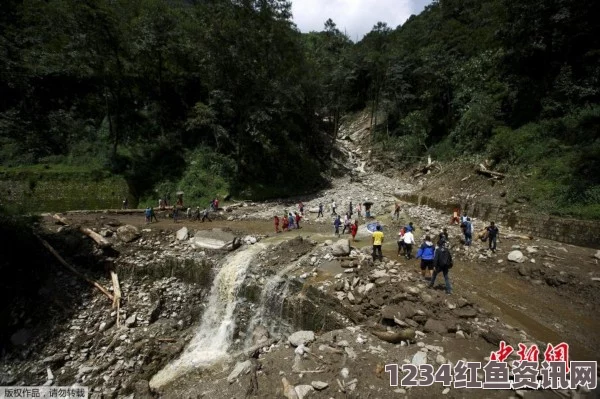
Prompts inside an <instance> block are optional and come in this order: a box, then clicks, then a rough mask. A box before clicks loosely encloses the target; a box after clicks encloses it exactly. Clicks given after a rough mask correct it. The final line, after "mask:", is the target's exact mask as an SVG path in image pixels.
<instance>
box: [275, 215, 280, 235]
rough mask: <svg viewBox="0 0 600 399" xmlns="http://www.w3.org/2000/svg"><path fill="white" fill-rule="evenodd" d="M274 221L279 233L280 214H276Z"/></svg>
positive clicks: (276, 230)
mask: <svg viewBox="0 0 600 399" xmlns="http://www.w3.org/2000/svg"><path fill="white" fill-rule="evenodd" d="M274 222H275V233H279V216H277V215H275V218H274Z"/></svg>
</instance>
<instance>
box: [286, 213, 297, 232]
mask: <svg viewBox="0 0 600 399" xmlns="http://www.w3.org/2000/svg"><path fill="white" fill-rule="evenodd" d="M287 218H288V229H290V230H292V229H294V228H296V226H295V222H294V216H293V215H292V212H288V216H287Z"/></svg>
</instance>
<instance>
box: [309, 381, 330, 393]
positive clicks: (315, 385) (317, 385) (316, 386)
mask: <svg viewBox="0 0 600 399" xmlns="http://www.w3.org/2000/svg"><path fill="white" fill-rule="evenodd" d="M310 385H312V387H313V388H314V389H316V390H317V391H322V390H323V389H325V388H327V387H328V386H329V384H328V383H326V382H323V381H313V382H311V383H310Z"/></svg>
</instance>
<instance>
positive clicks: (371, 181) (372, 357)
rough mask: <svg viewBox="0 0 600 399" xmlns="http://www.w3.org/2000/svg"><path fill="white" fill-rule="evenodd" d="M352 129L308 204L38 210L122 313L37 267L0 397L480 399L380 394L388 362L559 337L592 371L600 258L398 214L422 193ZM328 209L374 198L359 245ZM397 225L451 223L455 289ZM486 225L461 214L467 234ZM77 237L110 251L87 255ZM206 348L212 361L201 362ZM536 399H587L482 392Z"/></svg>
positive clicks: (436, 392) (87, 288)
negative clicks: (427, 271)
mask: <svg viewBox="0 0 600 399" xmlns="http://www.w3.org/2000/svg"><path fill="white" fill-rule="evenodd" d="M363 130H364V129H363ZM363 130H361V127H360V126H354V127H349V128H348V131H347V134H346V133H345V134H342V140H340V142H339V143H338V144H339V145H338V148H339V153H340V154H338V155H340V157H341V158H342V159H344V161H343V162H340V165H339V168H338V169H339V171H338V172H339V177H337V178H334V179H332V180H331V185H330V187H329V188H326V189H324V190H322V191H321V192H319V193H315V194H313V195H309V196H305V197H298V198H291V199H281V200H274V201H269V202H263V203H253V202H249V201H246V202H243V201H242V202H232V203H226V204H225V205H224V207H223V209H222V210H220V211H218V212H216V213H214V214H213V215H212V217H213V221H212V222H204V223H201V222H196V221H189V220H182V221H180V222H178V223H174V222H173V221H172V220H170V219H168V218H167V215H166V213H159V214H158V217H159V221H158V222H157V223H152V224H146V223H145V222H144V220H143V216H141V215H140V214H139V213H132V214H118V215H115V214H110V213H76V214H75V213H74V214H67V215H66V217H67V219H68V222H69V226H62V225H59V224H57V223H56V219H55V218H53V217H51V215H46V216H45V217H44V218H43V219H42V221H41V224H40V226H39V227H40V231H41V232H43V236H44V238H46V239H47V240H48V241H49V242H50V244H52V246H53V247H54V248H55V249H56V250H57V252H58V253H60V254H61V255H62V256H63V257H64V258H65V260H66V261H67V262H68V263H70V264H72V265H74V267H75V268H77V269H78V270H80V271H81V272H82V273H84V274H85V275H86V276H88V277H90V278H92V279H93V280H95V281H96V282H97V283H98V284H100V285H101V286H103V287H107V289H108V291H109V294H114V288H113V281H112V280H111V278H110V274H109V273H108V271H109V270H113V271H115V272H116V273H117V275H118V276H119V280H120V289H121V294H122V297H121V301H120V302H119V304H118V306H116V304H115V303H113V302H111V300H109V299H108V298H107V296H106V295H104V294H102V293H101V292H100V291H99V290H98V289H96V288H95V287H93V286H91V285H90V284H89V283H88V282H86V281H84V280H82V279H81V278H79V277H77V276H75V275H73V274H72V273H71V272H69V271H68V270H67V269H65V268H64V267H62V266H60V265H59V264H57V262H56V261H55V260H54V259H52V258H50V257H49V258H48V262H47V263H48V266H47V267H48V268H49V272H48V276H47V278H46V280H44V282H43V284H42V286H41V288H40V289H39V292H38V293H37V294H36V295H32V297H31V298H15V299H14V301H12V302H11V303H9V304H6V305H7V308H8V309H10V312H5V313H6V314H7V316H6V320H5V321H6V323H5V328H6V330H7V331H8V332H9V336H10V339H9V340H8V342H7V343H6V344H5V345H4V346H3V347H2V352H1V354H2V357H1V359H0V385H43V384H47V385H83V386H88V387H89V388H90V393H91V397H93V398H117V397H119V398H120V397H129V398H146V397H165V398H171V397H173V398H176V397H183V398H188V397H189V398H196V397H210V398H242V397H244V398H245V397H249V396H256V397H263V398H273V397H287V398H289V399H295V398H304V397H315V398H319V397H322V398H369V397H370V398H388V397H390V398H391V397H416V398H430V397H473V398H475V397H477V398H479V397H481V391H479V390H464V389H454V388H453V387H452V386H450V387H446V386H443V385H442V384H439V383H438V384H433V385H432V386H429V387H416V388H407V387H402V386H390V374H389V373H388V372H386V368H385V365H388V364H398V365H399V366H400V367H401V366H402V364H424V363H427V364H431V365H433V366H434V367H436V368H437V367H439V366H440V365H441V364H445V363H450V364H452V365H456V364H457V362H459V361H461V360H463V361H476V362H482V363H483V364H485V362H486V360H488V359H489V356H490V353H491V352H492V351H495V350H498V345H499V342H500V341H501V340H504V341H506V342H507V343H508V344H511V345H512V346H513V347H515V348H516V346H517V345H518V343H524V344H526V345H531V344H533V343H535V344H538V346H539V347H540V348H542V350H543V348H545V346H546V344H547V343H548V342H551V343H554V344H557V343H559V342H563V341H564V342H568V343H570V344H571V353H570V354H571V357H572V359H575V360H598V355H597V353H598V351H599V350H600V341H599V338H598V334H597V333H596V332H597V331H598V329H599V328H600V325H599V324H600V323H599V320H598V317H597V309H598V306H599V304H600V295H599V294H598V284H600V271H599V269H598V261H599V259H600V254H598V253H597V252H596V251H595V250H591V249H588V248H581V247H575V246H572V245H566V244H561V243H557V242H554V241H549V240H544V239H539V238H536V237H531V238H530V237H526V236H525V235H523V234H520V233H519V232H517V231H511V230H510V229H509V228H505V227H504V226H502V225H500V226H499V227H500V230H501V236H500V239H499V241H498V250H497V251H496V252H491V251H488V250H487V246H486V244H485V243H483V242H481V241H478V240H475V241H474V242H473V245H471V246H470V247H466V246H464V244H463V242H462V237H461V233H460V229H459V227H458V226H456V225H448V221H449V215H447V214H444V213H442V212H440V211H439V210H435V209H432V208H429V207H426V206H418V205H415V204H411V203H407V202H402V201H399V203H400V204H401V213H400V218H399V219H398V220H396V219H394V218H393V217H392V212H393V209H394V204H395V203H396V201H398V200H397V197H396V195H398V194H402V193H404V192H412V191H414V190H417V189H418V187H415V186H413V185H412V184H409V183H406V182H402V181H398V180H395V179H392V178H390V177H387V176H385V175H383V174H380V173H378V172H376V170H375V167H374V166H373V164H372V163H371V162H370V161H369V158H368V152H365V151H363V150H362V149H361V147H360V143H361V142H362V137H363V136H362V134H363V133H361V132H363ZM299 201H303V203H304V205H305V217H304V219H303V221H302V222H301V226H302V228H301V229H299V230H294V231H291V232H285V233H275V232H274V227H273V224H272V218H273V215H275V214H278V215H283V213H284V211H292V210H296V209H297V204H298V202H299ZM332 201H335V202H336V204H337V207H338V208H337V210H338V213H340V212H345V211H346V210H347V209H348V208H349V202H350V201H352V202H353V205H354V207H355V206H356V205H357V203H363V202H365V201H371V202H373V203H374V205H373V209H372V213H373V219H369V220H367V219H365V218H364V217H363V216H364V215H363V216H361V217H358V216H357V215H356V214H355V215H354V216H353V217H354V218H358V220H359V224H360V228H359V233H358V235H357V240H356V241H355V242H350V241H348V239H347V238H348V235H345V236H342V237H341V238H338V237H335V236H334V235H333V227H332V221H333V219H332V217H331V215H330V214H331V209H330V208H329V206H330V204H331V202H332ZM319 203H323V205H325V217H322V218H317V217H316V216H317V214H316V212H315V210H316V208H317V207H318V205H319ZM373 220H377V221H378V222H379V223H380V224H381V225H382V226H383V227H384V232H385V235H386V238H385V242H384V245H383V252H384V259H383V261H382V262H379V261H378V262H373V261H372V259H371V256H370V251H371V247H370V244H371V243H370V233H369V232H368V231H367V230H366V223H367V222H370V221H373ZM409 221H412V222H413V223H414V225H415V227H416V240H417V241H418V242H421V240H422V239H424V238H425V236H427V235H430V236H435V235H437V234H438V233H439V231H440V229H441V228H443V227H446V228H448V232H449V236H450V243H451V250H452V252H453V254H454V257H455V266H454V268H453V269H452V270H451V272H450V275H451V280H452V284H453V291H454V293H453V295H450V296H447V295H445V293H444V291H443V289H441V288H442V284H443V279H441V276H439V277H438V282H437V284H438V286H437V288H436V289H429V288H427V284H428V281H426V280H424V279H422V278H421V277H420V274H419V273H418V269H419V267H418V261H415V260H407V259H405V258H404V257H400V256H398V255H397V248H396V242H395V237H396V235H397V232H398V230H399V229H400V228H401V226H403V225H405V224H406V223H408V222H409ZM488 222H489V221H486V220H477V219H475V220H474V224H475V230H476V231H477V230H480V229H481V228H483V227H484V226H485V225H486V224H487V223H488ZM77 227H87V228H89V229H91V230H93V231H95V232H97V233H98V234H99V235H101V236H102V237H103V238H104V239H105V240H107V241H108V242H109V243H110V247H106V248H104V249H102V248H97V247H95V246H93V245H92V244H91V241H90V239H89V238H88V237H86V236H84V235H83V234H82V233H81V232H80V231H81V230H80V229H78V228H77ZM24 299H27V300H26V301H24ZM36 301H37V302H36ZM213 336H214V340H213V339H212V337H213ZM217 338H218V343H219V345H218V347H217V348H210V346H211V345H213V344H215V342H217ZM207 348H208V349H211V352H210V355H211V356H214V357H211V358H210V360H211V361H210V362H203V360H206V359H207V357H206V356H207V353H208V352H207V351H206V350H207ZM199 363H202V364H199ZM401 376H402V374H401ZM549 395H552V396H559V397H573V398H579V397H593V396H592V395H593V393H586V391H585V390H582V389H579V390H577V391H575V390H562V391H553V392H552V393H550V392H549V391H543V392H534V391H503V390H487V391H485V396H486V397H502V398H508V397H526V398H538V397H539V398H545V397H548V396H549Z"/></svg>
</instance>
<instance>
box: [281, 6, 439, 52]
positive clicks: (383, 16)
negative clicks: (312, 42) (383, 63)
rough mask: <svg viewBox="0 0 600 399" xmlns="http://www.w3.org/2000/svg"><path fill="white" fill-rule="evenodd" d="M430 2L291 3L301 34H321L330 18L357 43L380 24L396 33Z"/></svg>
mask: <svg viewBox="0 0 600 399" xmlns="http://www.w3.org/2000/svg"><path fill="white" fill-rule="evenodd" d="M429 3H431V0H292V13H293V16H294V17H293V20H294V22H295V23H296V25H297V26H298V29H300V31H301V32H310V31H322V30H323V25H324V24H325V21H327V19H328V18H331V19H332V20H333V22H335V24H336V25H337V28H338V29H339V30H340V31H342V32H344V31H345V32H346V34H347V35H348V36H349V37H350V39H351V40H353V41H355V42H357V41H359V40H360V39H362V37H363V36H364V35H365V34H367V33H368V32H370V31H371V28H373V25H375V24H376V23H377V22H379V21H382V22H387V24H388V26H389V27H391V28H392V29H395V28H396V27H397V26H398V25H401V24H403V23H404V21H406V20H407V19H408V17H410V16H411V15H412V14H419V13H420V12H421V11H422V10H423V8H425V6H426V5H427V4H429Z"/></svg>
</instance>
